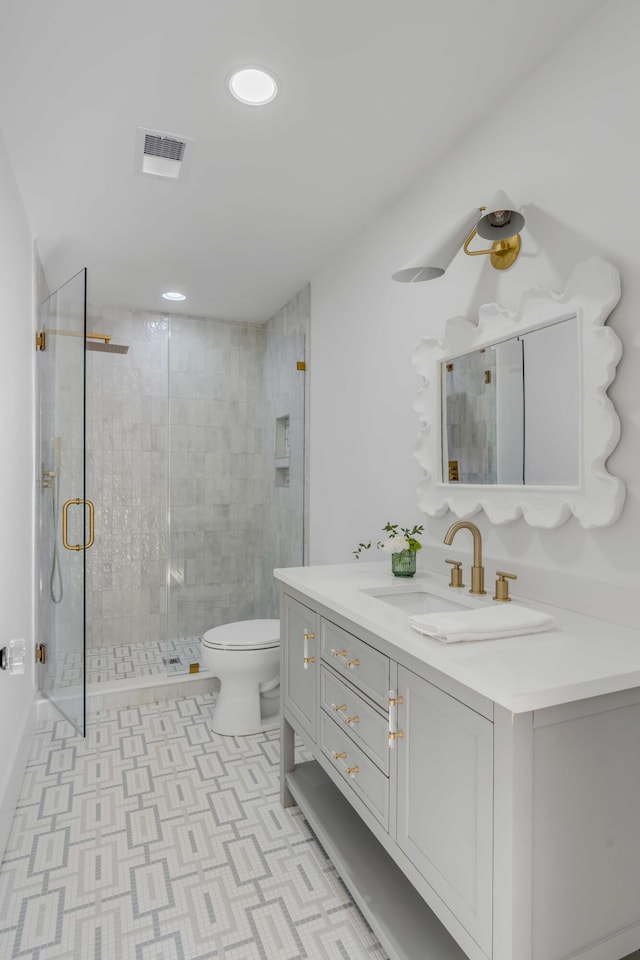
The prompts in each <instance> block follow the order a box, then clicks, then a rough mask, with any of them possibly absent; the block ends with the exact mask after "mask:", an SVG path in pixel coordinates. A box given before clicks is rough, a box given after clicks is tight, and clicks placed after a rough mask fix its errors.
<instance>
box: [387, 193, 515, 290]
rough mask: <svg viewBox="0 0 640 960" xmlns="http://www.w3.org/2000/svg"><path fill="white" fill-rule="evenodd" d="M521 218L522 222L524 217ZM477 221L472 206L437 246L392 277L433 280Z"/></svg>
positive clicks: (410, 280)
mask: <svg viewBox="0 0 640 960" xmlns="http://www.w3.org/2000/svg"><path fill="white" fill-rule="evenodd" d="M518 216H520V214H518ZM521 219H522V222H523V223H524V219H523V218H521ZM477 221H478V208H477V207H474V208H473V210H471V211H469V213H468V214H467V215H466V216H465V217H463V219H462V220H460V221H459V222H458V223H456V225H455V226H454V227H452V228H451V230H450V231H449V232H448V233H447V235H446V236H445V238H444V240H443V241H442V242H441V243H439V244H438V246H437V247H434V248H432V249H431V250H430V251H429V252H428V253H426V254H424V256H422V257H418V259H417V260H413V261H412V262H411V263H410V264H409V265H408V266H406V267H405V268H404V269H403V270H397V271H396V272H395V273H394V274H392V279H393V280H397V281H398V282H399V283H419V282H420V281H422V280H435V279H436V277H441V276H442V274H443V273H444V272H445V270H446V269H447V267H448V266H449V264H450V263H451V261H452V260H453V258H454V257H455V256H456V254H457V253H459V252H460V248H461V246H462V244H463V243H464V241H465V240H466V239H467V237H468V235H469V233H470V232H471V230H473V228H474V227H475V225H476V223H477ZM515 232H517V231H515Z"/></svg>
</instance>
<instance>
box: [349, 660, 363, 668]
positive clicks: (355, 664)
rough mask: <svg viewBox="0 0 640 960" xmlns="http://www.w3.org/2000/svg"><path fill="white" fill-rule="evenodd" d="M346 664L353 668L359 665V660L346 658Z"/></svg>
mask: <svg viewBox="0 0 640 960" xmlns="http://www.w3.org/2000/svg"><path fill="white" fill-rule="evenodd" d="M347 666H348V667H349V669H350V670H353V668H354V667H359V666H360V661H359V660H347Z"/></svg>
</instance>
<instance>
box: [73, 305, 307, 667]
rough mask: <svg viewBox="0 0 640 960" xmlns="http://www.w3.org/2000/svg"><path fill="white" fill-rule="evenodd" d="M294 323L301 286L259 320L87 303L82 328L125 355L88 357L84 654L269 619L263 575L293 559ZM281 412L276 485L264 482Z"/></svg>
mask: <svg viewBox="0 0 640 960" xmlns="http://www.w3.org/2000/svg"><path fill="white" fill-rule="evenodd" d="M308 323H309V288H308V287H306V288H305V289H304V290H302V291H301V292H300V293H299V294H298V295H297V296H296V297H294V298H293V299H292V300H291V301H290V303H289V304H287V305H286V306H285V307H284V308H283V309H282V310H281V311H280V312H279V313H278V314H277V315H276V316H275V317H273V318H272V319H271V320H269V322H268V323H267V324H266V325H265V326H260V327H256V326H249V325H245V324H235V323H224V322H220V321H215V320H208V319H194V318H183V317H180V318H176V317H172V318H168V317H167V316H163V315H162V314H153V313H147V312H143V311H133V310H126V309H121V308H111V307H96V306H90V308H89V319H88V327H89V329H90V330H91V332H104V333H107V334H110V335H111V336H112V337H113V342H114V343H120V344H126V345H128V346H129V352H128V353H127V354H116V353H96V352H89V353H87V496H88V497H89V498H90V499H92V500H93V501H94V502H95V505H96V541H95V546H94V548H93V549H92V550H91V551H89V553H88V554H87V647H88V649H89V651H91V650H94V651H97V652H96V656H97V655H98V653H100V654H102V653H105V651H108V650H109V648H119V647H128V646H129V645H130V644H135V645H140V644H145V643H149V644H152V643H156V644H157V642H158V641H163V642H164V643H165V644H166V642H167V632H168V638H169V639H170V640H177V639H179V638H183V637H189V638H192V637H199V636H201V635H202V633H203V632H204V631H205V630H207V629H209V628H210V627H213V626H218V625H220V624H223V623H228V622H232V621H234V620H239V619H251V618H254V617H267V616H273V617H275V616H277V615H278V611H277V593H276V591H275V588H274V585H273V568H274V567H277V566H291V565H299V564H301V563H302V562H303V547H302V544H303V534H302V527H303V489H304V432H305V429H304V410H305V405H304V391H305V375H304V373H303V372H302V371H298V370H297V369H296V363H297V361H298V360H302V359H304V358H305V354H304V350H305V337H304V334H305V332H306V330H307V328H308ZM282 415H288V416H289V417H290V446H291V459H290V470H289V486H287V487H279V488H276V486H275V477H274V446H273V440H274V424H275V419H276V417H278V416H282ZM167 581H168V583H169V589H167ZM165 652H166V651H165ZM105 655H107V656H108V655H109V654H108V653H106V654H105ZM114 656H115V657H117V656H118V654H117V652H114ZM167 656H168V655H167Z"/></svg>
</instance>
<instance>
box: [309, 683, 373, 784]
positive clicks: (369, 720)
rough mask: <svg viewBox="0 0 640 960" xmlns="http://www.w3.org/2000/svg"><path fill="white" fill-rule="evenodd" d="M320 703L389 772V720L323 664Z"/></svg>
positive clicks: (370, 756)
mask: <svg viewBox="0 0 640 960" xmlns="http://www.w3.org/2000/svg"><path fill="white" fill-rule="evenodd" d="M320 689H321V698H322V699H321V703H322V707H323V709H324V710H325V711H326V712H327V714H328V715H329V716H330V717H332V718H333V720H335V722H336V723H337V724H338V726H339V727H340V728H341V729H343V730H344V732H345V733H346V734H347V735H348V736H350V737H351V739H352V740H353V741H354V742H355V743H356V744H357V745H358V746H359V747H360V748H361V749H362V750H364V752H365V753H366V754H367V756H368V757H369V759H370V760H373V762H374V763H375V764H377V765H378V767H380V769H381V770H382V772H383V773H384V774H386V775H387V776H388V775H389V736H388V734H389V721H388V718H387V717H386V716H382V715H381V714H379V713H378V712H377V710H374V709H373V707H371V706H370V705H369V704H368V703H365V701H364V700H363V699H362V697H360V696H359V695H358V694H357V693H356V691H355V690H354V689H353V687H351V686H349V685H348V684H346V683H344V682H343V681H342V680H340V678H339V677H336V676H335V674H334V673H333V672H332V671H331V670H329V669H327V667H325V666H324V664H323V665H322V667H321V668H320Z"/></svg>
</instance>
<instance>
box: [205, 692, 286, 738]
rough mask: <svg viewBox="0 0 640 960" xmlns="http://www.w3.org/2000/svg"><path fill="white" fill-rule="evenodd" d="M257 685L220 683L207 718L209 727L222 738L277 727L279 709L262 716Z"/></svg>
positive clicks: (244, 735) (263, 731)
mask: <svg viewBox="0 0 640 960" xmlns="http://www.w3.org/2000/svg"><path fill="white" fill-rule="evenodd" d="M261 700H262V698H261V696H260V689H259V687H252V686H251V685H247V683H246V680H244V681H243V682H235V683H234V682H233V680H227V681H226V682H223V683H222V686H221V688H220V693H219V695H218V701H217V703H216V706H215V709H214V711H213V717H212V719H211V729H212V730H213V732H214V733H217V734H219V735H220V736H222V737H248V736H251V734H254V733H265V732H266V731H267V730H276V729H277V728H278V727H279V726H280V713H279V710H278V711H277V712H276V713H275V714H274V713H272V714H271V715H270V716H264V715H263V712H262V710H261V709H260V707H261Z"/></svg>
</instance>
